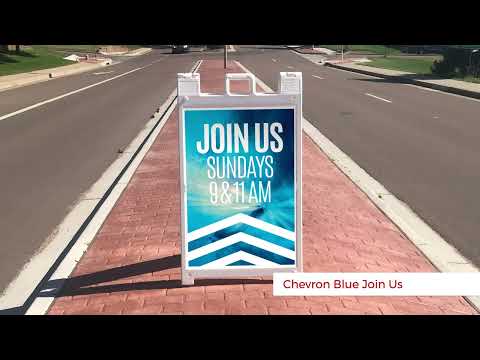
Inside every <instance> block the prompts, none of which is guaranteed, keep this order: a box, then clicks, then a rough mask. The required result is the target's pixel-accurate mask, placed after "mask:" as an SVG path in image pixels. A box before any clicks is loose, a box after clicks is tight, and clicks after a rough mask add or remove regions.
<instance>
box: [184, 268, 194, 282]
mask: <svg viewBox="0 0 480 360" xmlns="http://www.w3.org/2000/svg"><path fill="white" fill-rule="evenodd" d="M194 282H195V279H194V278H193V276H192V275H191V274H190V273H188V272H186V271H182V285H193V284H194Z"/></svg>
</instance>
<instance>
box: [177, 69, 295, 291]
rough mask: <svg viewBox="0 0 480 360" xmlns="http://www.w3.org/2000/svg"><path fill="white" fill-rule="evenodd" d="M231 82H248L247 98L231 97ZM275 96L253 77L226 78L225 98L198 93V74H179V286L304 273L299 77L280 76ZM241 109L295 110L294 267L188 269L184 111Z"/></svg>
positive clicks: (233, 76)
mask: <svg viewBox="0 0 480 360" xmlns="http://www.w3.org/2000/svg"><path fill="white" fill-rule="evenodd" d="M231 80H248V81H249V82H250V92H249V94H234V93H232V92H231V91H230V81H231ZM278 88H279V91H278V92H277V93H257V92H256V81H255V77H254V75H253V74H251V73H241V74H226V76H225V94H223V95H218V94H207V93H201V91H200V74H198V73H182V74H178V106H179V114H178V116H179V132H178V134H179V135H178V136H179V138H178V139H179V154H180V156H179V158H180V194H181V267H182V269H181V274H182V285H193V284H194V281H195V279H206V278H215V279H220V278H243V277H251V276H271V275H273V273H276V272H301V271H303V255H302V254H303V248H302V148H303V142H302V121H301V119H302V73H299V72H281V73H280V76H279V83H278ZM243 109H294V129H295V133H294V142H295V146H294V151H295V154H294V159H295V167H296V169H295V171H294V182H295V192H294V193H295V234H296V237H295V260H296V261H295V265H292V266H282V267H275V268H264V267H255V268H240V267H233V268H231V269H228V270H226V269H205V268H203V269H201V268H198V269H196V268H189V267H188V266H187V260H186V253H187V241H186V223H187V219H186V217H187V214H186V210H185V209H186V201H187V198H186V188H187V186H186V178H185V173H186V168H185V167H186V161H185V151H184V140H185V136H184V135H185V134H184V131H185V129H184V120H185V117H184V115H185V111H186V110H243Z"/></svg>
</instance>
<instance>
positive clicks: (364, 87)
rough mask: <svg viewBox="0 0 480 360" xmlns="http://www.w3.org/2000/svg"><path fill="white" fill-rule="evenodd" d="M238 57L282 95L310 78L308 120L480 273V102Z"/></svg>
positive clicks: (259, 54)
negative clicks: (283, 81)
mask: <svg viewBox="0 0 480 360" xmlns="http://www.w3.org/2000/svg"><path fill="white" fill-rule="evenodd" d="M237 50H238V51H237V52H236V53H234V54H232V56H233V57H234V58H235V59H237V60H239V61H241V62H242V63H243V64H244V65H245V66H246V67H247V68H249V70H250V71H252V72H254V73H255V74H256V75H257V76H259V77H260V78H261V79H262V80H263V81H264V82H265V83H266V84H267V85H269V86H270V87H272V88H273V89H276V86H277V85H276V84H277V77H278V73H279V72H280V71H301V72H303V86H304V90H303V91H304V92H303V93H304V116H305V117H306V118H307V119H308V120H309V121H310V122H311V123H312V124H313V125H314V126H316V127H317V128H318V129H319V130H320V131H321V132H322V133H323V134H324V135H325V136H327V137H328V138H329V139H330V140H331V141H333V142H334V143H335V144H336V145H337V146H338V147H339V148H340V149H342V150H343V151H344V152H345V153H347V154H348V155H349V156H350V157H351V158H352V159H353V160H354V161H355V162H356V163H357V164H359V165H360V166H361V167H362V168H364V169H365V170H366V171H367V172H368V173H369V174H370V175H371V176H373V177H374V178H375V179H376V180H378V181H379V182H381V183H382V184H383V185H384V186H385V187H386V188H387V189H389V190H390V191H391V192H392V193H394V194H395V195H396V196H397V197H398V198H399V199H401V200H403V201H404V202H405V203H407V204H408V205H409V206H410V207H411V208H412V209H413V210H414V211H415V212H416V213H417V214H419V216H421V217H422V218H423V219H424V220H425V221H426V222H427V223H429V225H430V226H431V227H432V228H433V229H435V230H436V231H437V232H439V233H440V234H441V235H442V236H443V237H444V239H445V240H446V241H448V242H450V243H451V244H452V245H453V246H454V247H456V248H457V249H458V250H459V251H460V252H461V253H462V254H463V255H464V256H466V257H467V258H469V259H471V260H472V261H473V262H474V263H476V264H477V265H480V241H479V236H478V234H479V233H480V191H479V189H478V186H479V184H480V166H479V165H480V141H479V134H480V102H479V101H476V100H473V99H467V98H463V97H459V96H454V95H450V94H445V93H441V92H435V91H430V90H428V89H424V88H418V87H415V86H410V85H404V84H399V83H391V82H389V81H388V80H383V79H377V78H372V77H367V76H362V75H360V74H355V73H351V72H345V71H340V70H335V69H332V68H328V67H323V66H319V65H316V64H313V63H312V62H310V61H308V60H306V59H304V58H302V57H301V56H299V55H298V54H295V53H293V52H291V51H288V50H278V49H277V50H275V49H263V50H257V49H254V48H252V47H237Z"/></svg>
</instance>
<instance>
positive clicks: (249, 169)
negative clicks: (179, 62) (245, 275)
mask: <svg viewBox="0 0 480 360" xmlns="http://www.w3.org/2000/svg"><path fill="white" fill-rule="evenodd" d="M183 144H184V145H183V147H184V149H183V156H184V158H183V165H184V169H183V171H184V176H185V184H186V192H185V197H184V204H183V206H184V214H183V215H184V219H183V221H184V229H185V240H186V241H185V244H186V245H185V246H186V249H185V252H186V261H187V262H186V266H187V269H200V268H201V269H226V268H238V267H241V268H248V267H254V268H265V269H270V268H282V267H283V268H285V267H287V268H292V267H295V265H296V263H295V262H296V256H295V238H296V228H295V227H296V221H295V203H296V199H295V182H296V177H295V173H296V171H295V170H296V166H295V155H296V154H295V128H294V109H293V108H274V109H223V108H222V109H185V110H184V124H183Z"/></svg>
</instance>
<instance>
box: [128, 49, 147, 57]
mask: <svg viewBox="0 0 480 360" xmlns="http://www.w3.org/2000/svg"><path fill="white" fill-rule="evenodd" d="M152 50H153V49H152V48H141V49H137V50H133V51H129V52H127V53H126V54H124V56H140V55H145V54H148V53H149V52H151V51H152Z"/></svg>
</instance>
